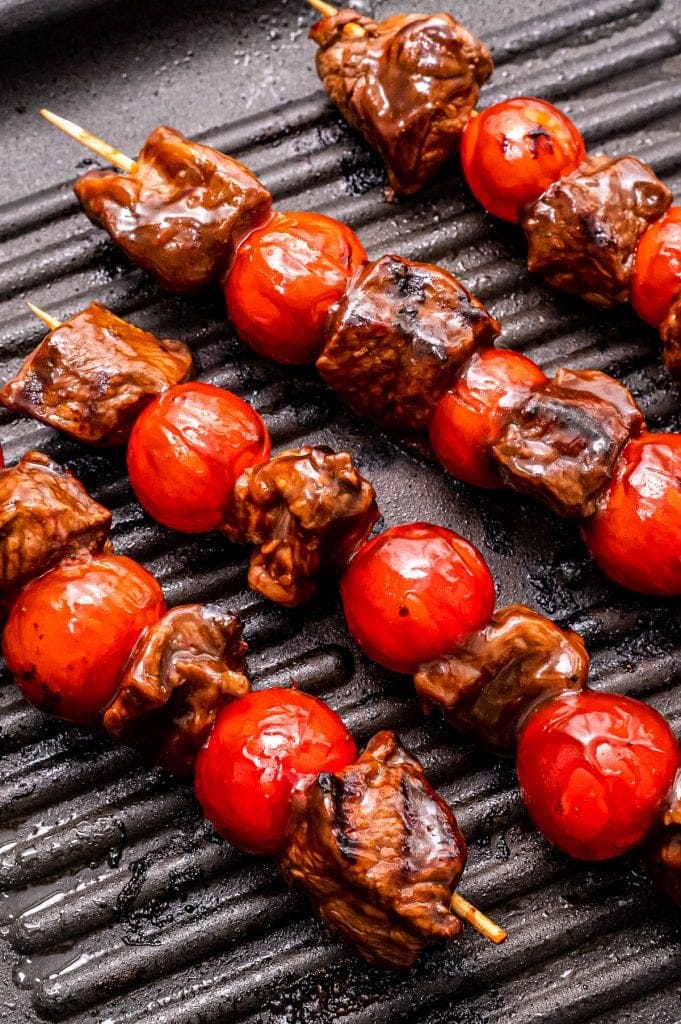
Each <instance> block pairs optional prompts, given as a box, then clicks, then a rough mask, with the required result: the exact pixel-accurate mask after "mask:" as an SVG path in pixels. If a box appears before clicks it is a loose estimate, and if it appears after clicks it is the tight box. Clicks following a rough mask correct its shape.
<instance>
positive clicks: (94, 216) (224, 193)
mask: <svg viewBox="0 0 681 1024" xmlns="http://www.w3.org/2000/svg"><path fill="white" fill-rule="evenodd" d="M73 188H74V192H75V193H76V195H77V197H78V199H79V200H80V202H81V204H82V206H83V209H84V210H85V213H86V214H87V215H88V217H89V218H90V220H91V221H92V222H93V223H94V224H97V225H98V227H101V228H104V230H105V231H108V232H109V234H110V235H111V237H112V238H113V240H114V242H116V244H117V245H119V246H120V247H121V249H122V250H123V252H124V253H125V254H126V255H127V256H128V257H129V258H130V259H131V260H132V261H133V263H137V264H139V266H140V267H143V269H144V270H146V271H147V273H148V274H151V276H152V277H153V278H154V279H155V280H156V281H157V282H158V283H159V284H160V285H161V286H162V287H163V288H167V289H168V291H171V292H177V293H180V294H181V293H185V292H194V291H198V289H199V288H203V287H204V286H205V285H207V284H210V283H211V282H213V281H217V280H218V279H219V278H220V276H221V275H222V273H223V271H224V270H225V269H226V268H227V266H228V264H229V261H230V260H231V258H232V255H233V253H234V251H235V249H236V247H237V246H238V245H239V243H240V242H241V241H242V239H243V238H244V237H245V236H246V235H247V234H248V232H249V231H251V230H252V228H254V227H256V226H257V225H259V224H261V223H263V222H264V221H265V220H267V218H268V217H269V216H270V213H271V209H272V197H271V195H270V193H269V192H268V191H267V189H266V188H265V186H264V185H263V184H261V182H259V181H258V179H257V178H256V177H255V175H253V174H251V172H250V171H249V170H248V168H246V167H244V166H243V164H240V163H238V162H237V161H236V160H232V158H231V157H228V156H224V155H223V154H222V153H218V152H217V151H216V150H214V149H211V148H210V147H208V146H201V145H200V144H199V143H198V142H190V141H189V140H188V139H185V137H184V136H183V135H181V134H180V132H178V131H175V129H174V128H165V127H161V128H156V129H155V130H154V131H153V132H152V133H151V135H150V136H149V138H148V139H147V141H146V142H145V144H144V148H143V149H142V152H141V153H140V155H139V157H138V159H137V164H136V167H135V169H134V171H133V172H132V173H131V174H121V173H119V172H118V171H110V170H97V171H88V172H87V174H84V175H83V176H82V177H81V178H79V179H78V181H77V182H76V184H75V185H74V187H73Z"/></svg>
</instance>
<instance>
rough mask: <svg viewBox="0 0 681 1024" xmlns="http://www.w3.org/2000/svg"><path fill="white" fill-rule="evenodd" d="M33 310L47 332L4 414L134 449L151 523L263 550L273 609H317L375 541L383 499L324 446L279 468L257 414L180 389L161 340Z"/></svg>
mask: <svg viewBox="0 0 681 1024" xmlns="http://www.w3.org/2000/svg"><path fill="white" fill-rule="evenodd" d="M29 305H30V306H31V309H32V310H33V312H34V313H35V314H36V315H37V316H38V317H39V318H40V319H41V320H42V321H43V322H45V323H46V325H47V326H48V327H50V332H49V334H48V335H47V336H46V337H45V338H44V339H43V340H42V341H41V342H40V344H39V345H38V347H37V348H36V349H35V350H34V351H33V352H32V353H31V354H30V355H29V356H28V357H27V359H26V360H25V361H24V363H23V365H22V366H21V368H20V369H19V371H18V373H17V374H16V376H15V377H14V378H13V379H12V380H10V381H9V382H8V383H7V384H6V385H5V386H4V388H3V389H2V391H1V392H0V402H2V404H3V405H4V406H5V407H6V408H8V409H10V410H12V411H14V412H22V413H24V414H28V415H31V416H33V417H34V418H35V419H37V420H39V421H40V422H42V423H45V424H47V425H48V426H51V427H54V428H55V429H57V430H60V431H61V432H62V433H64V434H66V435H67V436H69V437H72V438H74V439H75V440H78V441H80V442H82V443H86V444H93V445H96V446H99V447H113V446H115V445H122V444H124V443H126V442H127V444H128V447H127V464H128V471H129V477H130V482H131V485H132V488H133V491H134V492H135V494H136V496H137V497H138V499H139V500H140V502H141V504H142V505H143V507H144V508H145V509H146V510H147V512H148V513H149V514H150V515H152V516H153V517H154V518H155V519H156V520H157V521H159V522H161V523H162V524H163V525H165V526H169V527H171V528H172V529H175V530H180V531H182V532H186V533H203V532H206V531H209V530H221V531H222V532H224V533H225V534H226V535H227V536H228V537H229V538H230V540H232V541H233V542H235V543H238V544H249V545H256V547H257V550H256V551H255V552H254V554H253V557H252V559H251V570H250V575H251V579H252V580H256V579H257V581H258V589H259V590H261V591H262V592H263V593H264V594H266V596H267V597H268V598H270V599H271V600H274V601H276V602H277V603H279V604H283V605H287V606H294V605H298V604H301V603H303V602H304V601H307V600H309V599H310V598H311V597H312V596H313V595H314V594H315V592H316V590H317V587H318V584H319V580H320V579H321V578H323V577H324V576H328V575H330V574H334V573H336V574H337V573H338V572H339V571H340V570H341V569H343V568H344V567H345V565H346V564H347V562H348V560H349V559H350V557H351V555H352V554H353V553H354V552H355V550H357V548H358V547H359V546H360V545H361V544H362V542H363V541H364V540H365V539H366V537H368V535H369V533H370V532H371V529H372V527H373V525H374V523H375V521H376V519H377V517H378V509H377V506H376V499H375V494H374V491H373V488H372V487H371V485H370V484H369V483H368V481H366V480H365V479H364V478H363V477H362V476H361V475H360V473H359V471H358V470H357V468H356V466H355V465H354V463H353V461H352V458H351V456H350V455H349V454H348V453H347V452H336V451H333V450H332V449H331V448H329V447H328V446H322V445H318V446H304V447H302V448H299V449H291V450H286V451H284V452H280V453H278V454H277V455H275V456H271V440H270V436H269V433H268V431H267V428H266V426H265V423H264V422H263V420H262V418H261V417H260V416H259V415H258V413H257V412H256V411H255V409H253V408H252V406H250V405H249V404H248V403H247V402H246V401H244V400H243V399H242V398H240V397H239V396H238V395H235V394H233V393H232V392H229V391H226V390H225V389H223V388H219V387H216V386H214V385H211V384H207V383H204V382H202V381H190V382H185V378H186V377H187V376H188V374H189V370H190V368H191V363H192V361H191V355H190V353H189V350H188V349H187V348H186V346H184V345H183V344H182V343H180V342H172V341H167V340H164V341H160V340H159V339H157V338H155V337H154V336H153V335H152V334H149V333H148V332H146V331H142V330H140V329H139V328H137V327H135V326H134V325H132V324H129V323H126V321H124V320H121V319H120V318H119V317H116V316H115V315H114V314H113V313H111V312H109V311H108V310H105V309H103V308H102V307H101V306H98V305H97V304H93V305H91V306H89V307H88V308H87V309H85V310H84V311H83V312H81V313H78V314H76V315H75V316H73V317H71V318H70V319H69V320H67V321H66V322H64V323H60V322H59V321H57V320H56V319H55V318H54V317H52V316H51V315H50V314H48V313H46V312H44V311H43V310H41V309H39V308H38V307H37V306H35V305H33V304H29ZM177 380H181V381H183V383H180V384H178V383H175V381H177ZM252 468H253V469H256V470H257V471H256V472H255V473H254V474H251V475H249V476H245V475H244V474H245V472H246V470H249V469H252Z"/></svg>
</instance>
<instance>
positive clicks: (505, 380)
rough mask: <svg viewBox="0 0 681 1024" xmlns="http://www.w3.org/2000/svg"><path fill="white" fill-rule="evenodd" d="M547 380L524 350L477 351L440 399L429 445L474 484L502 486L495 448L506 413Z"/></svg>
mask: <svg viewBox="0 0 681 1024" xmlns="http://www.w3.org/2000/svg"><path fill="white" fill-rule="evenodd" d="M545 383H546V376H545V374H544V373H543V372H542V370H540V368H539V367H538V366H537V364H536V363H533V362H532V360H531V359H528V358H527V356H523V355H521V354H520V353H519V352H511V351H509V350H508V349H502V348H488V349H483V350H482V351H481V352H476V353H475V355H473V356H472V357H471V358H470V359H469V360H468V363H467V364H466V367H465V368H464V370H463V371H462V373H461V374H460V375H459V377H458V378H457V379H456V381H455V382H454V386H453V387H452V388H451V389H450V390H449V391H448V392H447V394H446V395H445V396H444V397H443V398H442V399H441V400H440V402H439V403H438V405H437V408H436V409H435V415H434V416H433V419H432V421H431V426H430V443H431V445H432V447H433V451H434V452H435V455H436V456H437V458H438V459H439V460H440V462H441V463H442V465H443V466H444V468H445V469H446V470H447V472H449V473H451V474H452V476H454V477H456V478H457V480H463V481H464V482H465V483H467V484H472V485H473V486H475V487H487V488H497V487H503V481H502V479H501V475H500V473H499V469H498V467H497V465H496V463H495V462H494V460H493V458H492V455H491V449H492V445H493V444H494V443H495V441H497V440H498V438H499V436H500V434H501V431H502V430H503V428H504V425H505V423H506V419H507V416H508V414H509V412H510V410H511V409H513V408H514V406H516V405H518V404H519V403H520V402H521V401H523V399H524V398H526V396H527V395H528V394H529V393H530V391H531V390H532V389H533V388H536V387H539V386H540V385H541V384H545Z"/></svg>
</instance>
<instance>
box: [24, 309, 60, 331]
mask: <svg viewBox="0 0 681 1024" xmlns="http://www.w3.org/2000/svg"><path fill="white" fill-rule="evenodd" d="M26 305H27V306H28V308H29V309H30V311H31V313H33V316H37V317H38V320H42V322H43V323H44V324H45V326H46V327H49V328H50V330H51V331H55V330H56V329H57V327H61V320H57V319H56V317H53V316H50V314H49V313H46V312H45V310H44V309H41V308H40V306H34V304H33V303H32V302H27V303H26Z"/></svg>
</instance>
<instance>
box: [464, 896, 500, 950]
mask: <svg viewBox="0 0 681 1024" xmlns="http://www.w3.org/2000/svg"><path fill="white" fill-rule="evenodd" d="M450 907H451V909H452V911H453V912H454V913H455V914H456V916H457V917H460V918H461V919H462V920H463V921H468V923H469V924H470V925H471V926H472V927H473V928H475V930H476V931H478V932H480V934H481V935H484V936H485V938H486V939H489V941H490V942H494V943H495V944H496V945H497V946H498V945H499V943H500V942H503V941H504V939H506V938H508V932H505V931H504V929H503V928H500V927H499V925H498V924H495V922H494V921H492V920H491V918H489V917H487V915H486V914H483V912H482V911H481V910H478V908H477V907H474V906H473V904H472V903H469V902H468V900H465V899H464V898H463V896H461V895H460V894H459V893H458V892H455V893H454V895H453V896H452V902H451V903H450Z"/></svg>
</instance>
